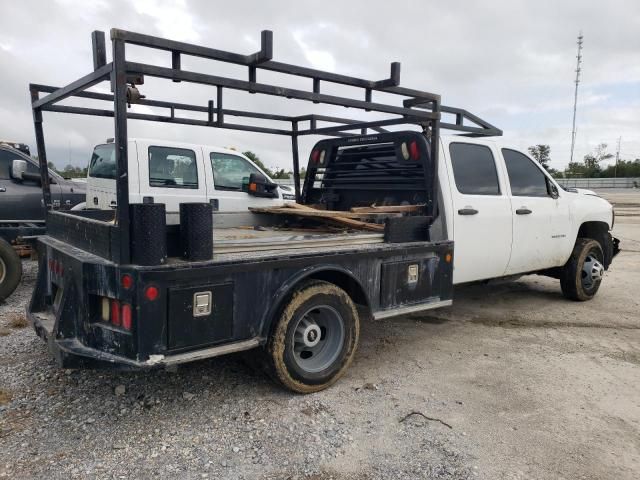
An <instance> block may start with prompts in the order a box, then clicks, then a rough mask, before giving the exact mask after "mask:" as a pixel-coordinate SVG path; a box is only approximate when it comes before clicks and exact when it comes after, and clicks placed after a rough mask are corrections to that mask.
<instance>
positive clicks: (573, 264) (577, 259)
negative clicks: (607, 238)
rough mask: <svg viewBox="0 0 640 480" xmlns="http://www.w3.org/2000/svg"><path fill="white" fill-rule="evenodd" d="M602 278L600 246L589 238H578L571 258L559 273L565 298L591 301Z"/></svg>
mask: <svg viewBox="0 0 640 480" xmlns="http://www.w3.org/2000/svg"><path fill="white" fill-rule="evenodd" d="M603 276H604V254H603V252H602V246H601V245H600V243H599V242H597V241H596V240H592V239H590V238H578V240H577V241H576V245H575V246H574V247H573V252H572V253H571V257H570V258H569V260H568V261H567V263H566V264H565V266H564V267H562V271H561V273H560V286H561V287H562V293H563V294H564V296H565V297H567V298H569V299H571V300H577V301H580V302H584V301H585V300H591V299H592V298H593V297H594V296H595V294H596V292H597V291H598V288H600V283H601V282H602V277H603Z"/></svg>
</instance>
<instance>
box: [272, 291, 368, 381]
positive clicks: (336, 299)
mask: <svg viewBox="0 0 640 480" xmlns="http://www.w3.org/2000/svg"><path fill="white" fill-rule="evenodd" d="M359 335H360V320H359V317H358V312H357V310H356V306H355V305H354V303H353V301H352V300H351V298H350V297H349V295H348V294H347V293H346V292H345V291H344V290H342V289H341V288H339V287H337V286H335V285H333V284H332V283H328V282H322V281H312V282H309V283H307V284H305V285H303V286H302V287H301V288H299V289H298V290H297V291H296V292H295V293H294V294H293V295H292V297H291V298H290V300H289V303H288V304H287V305H286V306H285V307H284V310H283V311H282V314H281V315H280V318H279V319H278V323H277V324H276V325H275V328H274V329H273V333H272V335H271V337H270V338H269V341H268V344H267V351H266V353H267V357H268V358H267V361H268V363H269V373H270V374H271V376H272V377H273V378H274V379H275V380H276V381H278V382H279V383H281V384H282V385H283V386H285V387H286V388H288V389H289V390H292V391H294V392H298V393H312V392H318V391H320V390H323V389H325V388H327V387H329V386H330V385H332V384H333V383H335V382H336V381H337V380H338V379H339V378H340V377H341V376H342V375H343V374H344V372H345V371H346V370H347V368H348V367H349V364H350V363H351V361H352V360H353V356H354V354H355V351H356V348H357V346H358V338H359Z"/></svg>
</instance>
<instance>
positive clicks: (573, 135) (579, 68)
mask: <svg viewBox="0 0 640 480" xmlns="http://www.w3.org/2000/svg"><path fill="white" fill-rule="evenodd" d="M582 38H583V36H582V31H581V32H580V34H579V35H578V56H577V57H576V58H577V59H578V62H577V66H576V79H575V84H576V90H575V93H574V96H573V128H572V129H571V157H570V158H569V162H570V163H571V162H573V149H574V147H575V144H576V109H577V107H578V84H579V83H580V73H581V71H582Z"/></svg>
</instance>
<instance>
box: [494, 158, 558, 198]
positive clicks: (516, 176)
mask: <svg viewBox="0 0 640 480" xmlns="http://www.w3.org/2000/svg"><path fill="white" fill-rule="evenodd" d="M502 156H503V157H504V162H505V164H506V165H507V173H508V174H509V183H510V184H511V194H512V195H514V196H516V197H547V196H548V195H549V191H548V188H547V177H546V175H545V174H544V173H542V171H541V170H540V169H539V168H538V167H537V166H536V165H535V164H534V163H533V162H532V161H531V160H530V159H529V158H527V156H526V155H524V154H522V153H520V152H518V151H516V150H510V149H508V148H503V149H502Z"/></svg>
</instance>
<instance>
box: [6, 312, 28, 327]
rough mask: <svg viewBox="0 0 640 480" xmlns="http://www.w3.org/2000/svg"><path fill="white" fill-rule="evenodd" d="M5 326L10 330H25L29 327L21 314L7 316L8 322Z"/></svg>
mask: <svg viewBox="0 0 640 480" xmlns="http://www.w3.org/2000/svg"><path fill="white" fill-rule="evenodd" d="M7 325H8V326H9V327H10V328H25V327H28V326H29V322H28V321H27V318H26V317H25V316H24V314H21V313H11V314H9V321H8V322H7Z"/></svg>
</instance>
